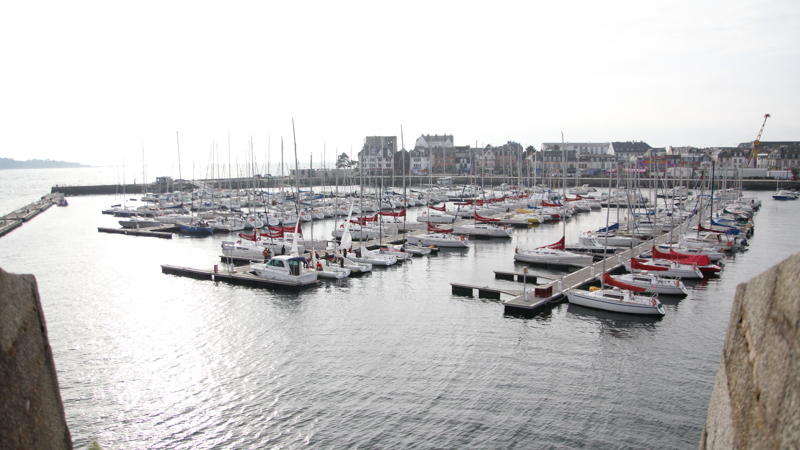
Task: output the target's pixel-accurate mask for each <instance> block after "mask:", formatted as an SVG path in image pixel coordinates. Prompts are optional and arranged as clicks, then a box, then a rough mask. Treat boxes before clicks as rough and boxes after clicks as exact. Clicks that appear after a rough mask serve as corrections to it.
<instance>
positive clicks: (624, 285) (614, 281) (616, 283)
mask: <svg viewBox="0 0 800 450" xmlns="http://www.w3.org/2000/svg"><path fill="white" fill-rule="evenodd" d="M603 283H604V284H607V285H609V286H616V287H618V288H620V289H627V290H629V291H633V292H644V291H646V290H647V288H643V287H640V286H634V285H632V284H628V283H623V282H622V281H619V280H617V279H616V278H614V277H612V276H611V275H609V274H608V272H606V273H604V274H603Z"/></svg>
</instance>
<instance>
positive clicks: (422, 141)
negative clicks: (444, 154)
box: [414, 134, 454, 150]
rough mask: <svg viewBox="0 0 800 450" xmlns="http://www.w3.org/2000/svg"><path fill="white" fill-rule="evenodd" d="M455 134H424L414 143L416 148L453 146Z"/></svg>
mask: <svg viewBox="0 0 800 450" xmlns="http://www.w3.org/2000/svg"><path fill="white" fill-rule="evenodd" d="M453 147H454V145H453V135H452V134H443V135H441V136H439V135H438V134H434V135H433V136H431V135H429V134H423V135H422V136H420V137H418V138H417V141H416V142H415V143H414V149H415V150H418V149H428V150H430V149H432V148H453Z"/></svg>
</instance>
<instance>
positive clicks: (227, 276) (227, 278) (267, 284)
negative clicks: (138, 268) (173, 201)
mask: <svg viewBox="0 0 800 450" xmlns="http://www.w3.org/2000/svg"><path fill="white" fill-rule="evenodd" d="M218 269H219V267H218V266H215V270H207V269H194V268H191V267H181V266H172V265H169V264H162V265H161V273H165V274H169V275H177V276H180V277H188V278H194V279H196V280H211V281H224V282H226V283H229V284H235V285H241V286H250V287H258V288H282V289H302V288H306V287H311V286H316V285H317V282H316V281H315V282H313V283H309V284H298V283H291V282H288V281H280V280H267V279H264V278H261V277H259V276H257V275H254V274H253V273H252V272H251V271H250V270H248V269H241V268H240V269H233V270H230V271H229V270H218Z"/></svg>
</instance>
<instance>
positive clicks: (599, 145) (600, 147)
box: [542, 142, 611, 156]
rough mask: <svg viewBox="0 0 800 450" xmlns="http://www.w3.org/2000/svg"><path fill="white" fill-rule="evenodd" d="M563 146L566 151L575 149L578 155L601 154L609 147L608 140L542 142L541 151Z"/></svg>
mask: <svg viewBox="0 0 800 450" xmlns="http://www.w3.org/2000/svg"><path fill="white" fill-rule="evenodd" d="M562 146H563V147H564V148H565V149H566V150H567V151H570V150H572V151H575V152H576V153H577V154H578V155H579V156H580V155H587V154H592V155H602V154H606V153H608V151H609V148H610V147H611V144H610V143H608V142H564V143H561V142H542V151H554V150H561V147H562Z"/></svg>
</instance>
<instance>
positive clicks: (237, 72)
mask: <svg viewBox="0 0 800 450" xmlns="http://www.w3.org/2000/svg"><path fill="white" fill-rule="evenodd" d="M0 39H1V40H2V42H3V44H2V46H0V58H2V91H0V94H1V95H0V139H2V141H1V142H2V145H1V146H0V157H10V158H15V159H31V158H41V159H44V158H52V159H59V160H66V161H75V162H81V163H84V164H92V165H121V164H122V161H123V159H124V160H125V164H126V166H132V167H137V166H138V167H141V164H142V151H141V148H142V141H144V150H145V160H146V163H147V165H148V171H149V173H150V174H153V176H154V175H155V174H154V172H159V171H160V172H161V173H162V174H170V173H169V171H174V172H177V162H178V151H177V146H176V138H175V132H176V131H179V132H180V157H181V162H182V167H183V170H184V171H187V170H191V166H192V164H193V163H195V164H199V165H206V164H207V163H209V162H210V160H211V157H210V155H211V148H212V142H217V145H218V149H219V159H220V161H221V162H224V163H227V160H228V137H227V136H228V132H230V136H231V160H232V161H233V162H234V164H235V163H236V160H237V159H238V160H239V163H240V164H241V163H243V161H244V160H245V159H246V158H247V157H246V149H247V145H248V144H247V142H248V141H249V140H250V136H251V135H252V137H253V146H254V150H255V154H256V157H257V159H258V162H259V163H263V162H265V160H266V159H267V153H268V148H269V149H271V150H270V151H269V158H270V160H271V162H272V163H273V165H274V163H275V162H276V161H278V160H279V159H280V140H281V137H283V140H284V146H285V148H286V156H287V157H289V156H290V155H292V154H293V138H292V118H294V121H295V125H296V131H297V147H298V153H299V159H300V165H301V166H302V167H308V164H309V161H310V155H311V154H312V152H313V155H314V156H313V158H314V165H315V166H316V167H318V166H319V161H320V159H321V158H322V155H323V149H324V148H327V150H326V152H325V153H326V156H327V158H326V159H327V160H329V161H332V160H333V159H334V154H335V153H336V152H338V153H342V152H346V153H348V154H349V153H350V151H351V148H352V149H353V154H354V155H355V152H356V151H357V149H358V148H360V146H361V145H362V143H363V139H364V137H365V136H368V135H396V136H398V137H400V127H401V125H402V126H403V131H404V141H405V146H406V148H411V147H413V144H414V140H415V139H416V138H417V137H419V136H420V135H421V134H453V135H454V137H455V144H456V145H473V146H474V145H476V143H477V144H478V145H479V146H484V145H486V144H493V145H501V144H503V143H505V142H507V141H509V140H512V141H516V142H519V143H521V144H522V145H524V146H526V147H527V146H528V145H534V146H535V147H536V148H539V147H540V145H541V143H542V142H551V141H559V140H561V134H560V133H561V131H562V130H563V131H564V135H565V138H566V140H567V141H572V142H578V141H592V142H606V141H618V140H642V141H646V142H647V143H649V144H650V145H652V146H656V147H663V146H667V145H673V146H683V145H693V146H697V147H706V146H716V145H725V146H732V145H737V144H738V143H739V142H744V141H751V140H753V139H755V137H756V135H757V134H758V130H759V127H760V126H761V122H762V120H763V116H764V114H765V113H770V114H771V115H772V117H771V118H770V119H769V121H768V122H767V126H766V129H765V131H764V135H763V137H762V139H763V140H800V57H799V56H800V55H799V53H800V2H798V1H797V0H789V1H731V0H726V1H702V2H697V1H694V0H692V1H682V0H671V1H668V2H667V1H644V2H643V1H603V2H601V1H586V2H580V1H577V2H576V1H552V2H529V1H515V2H502V1H499V2H498V1H495V2H464V1H439V2H437V1H425V2H413V1H403V2H373V1H370V2H358V3H355V2H346V1H345V2H341V1H337V2H330V1H328V2H288V1H283V2H267V1H262V2H213V3H212V2H195V1H192V2H168V1H158V2H142V1H139V2H108V1H102V2H82V1H70V2H37V1H29V2H23V1H6V2H3V3H2V5H0ZM187 168H188V169H187ZM174 175H177V173H174ZM186 175H187V174H186V173H184V177H186Z"/></svg>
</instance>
